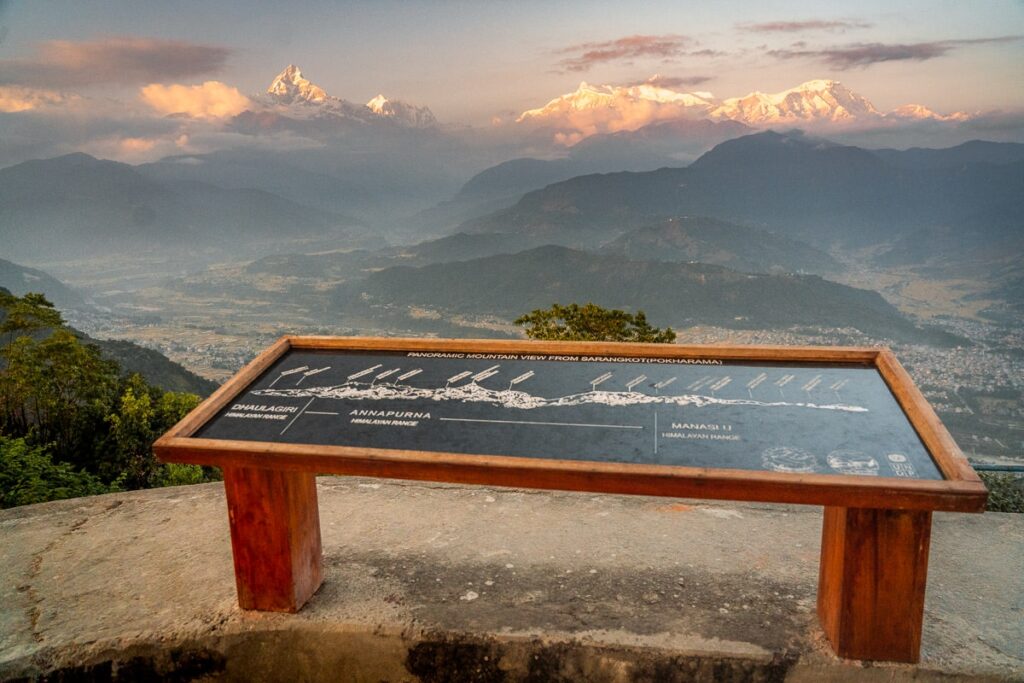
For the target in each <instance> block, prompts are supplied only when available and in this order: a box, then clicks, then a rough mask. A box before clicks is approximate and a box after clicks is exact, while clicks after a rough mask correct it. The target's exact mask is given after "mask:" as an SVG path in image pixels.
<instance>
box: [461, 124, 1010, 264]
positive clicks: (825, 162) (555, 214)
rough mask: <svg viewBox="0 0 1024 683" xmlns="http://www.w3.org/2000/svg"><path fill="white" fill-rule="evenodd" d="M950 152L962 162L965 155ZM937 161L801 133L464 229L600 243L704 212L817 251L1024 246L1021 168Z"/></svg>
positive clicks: (764, 139)
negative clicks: (915, 240)
mask: <svg viewBox="0 0 1024 683" xmlns="http://www.w3.org/2000/svg"><path fill="white" fill-rule="evenodd" d="M997 149H1000V153H999V154H1000V155H1001V156H1010V157H1011V158H1013V150H1016V146H1014V147H1012V148H1010V150H1009V151H1008V152H1007V153H1003V152H1002V150H1003V148H1002V147H999V148H997ZM904 154H906V155H907V158H908V159H912V158H916V156H917V155H916V153H911V152H908V153H904ZM945 154H947V155H949V156H950V157H953V158H959V157H961V156H963V150H962V149H959V148H952V149H951V150H947V151H945ZM886 156H888V157H889V158H888V159H886V158H885V157H886ZM896 156H899V154H897V155H896ZM936 156H941V154H937V155H936ZM931 163H932V166H931V167H929V168H918V167H915V164H914V163H913V162H905V163H900V164H897V163H894V162H893V155H892V154H891V153H888V152H887V153H885V154H883V155H878V154H875V153H873V152H871V151H869V150H865V149H861V148H857V147H851V146H844V145H838V144H834V143H831V142H828V141H826V140H822V139H818V138H814V137H810V136H806V135H804V134H801V133H799V132H793V133H788V134H779V133H775V132H765V133H758V134H755V135H748V136H745V137H741V138H737V139H734V140H729V141H727V142H724V143H722V144H720V145H718V146H716V147H715V148H714V149H713V150H711V151H710V152H708V153H706V154H704V155H703V156H701V157H700V158H699V159H697V161H695V162H694V163H693V164H691V165H689V166H687V167H685V168H665V169H659V170H656V171H650V172H645V173H612V174H604V175H588V176H580V177H576V178H572V179H570V180H567V181H564V182H561V183H556V184H553V185H549V186H547V187H545V188H544V189H542V190H537V191H534V192H530V193H528V194H526V195H525V196H524V197H523V198H522V199H520V200H519V201H518V202H517V203H516V204H514V205H513V206H511V207H509V208H507V209H503V210H500V211H497V212H495V213H492V214H490V215H488V216H484V217H481V218H477V219H473V220H471V221H467V222H466V223H464V224H463V225H461V226H460V227H459V230H460V231H464V232H503V233H506V232H510V231H511V232H519V233H523V234H530V235H542V236H545V237H544V239H550V240H551V241H553V242H557V243H562V244H570V245H589V246H594V245H598V244H600V243H602V242H604V241H607V240H609V239H614V238H615V237H616V236H618V235H619V234H621V233H622V232H624V231H625V230H628V229H630V228H634V227H639V226H641V225H644V224H649V223H651V222H653V221H654V220H657V219H658V218H660V217H665V216H680V215H702V216H710V217H715V218H719V219H724V220H729V221H733V222H738V223H743V224H746V225H750V226H755V227H762V228H765V229H769V230H772V231H774V232H777V233H779V234H783V235H786V236H788V237H792V238H797V239H800V240H804V241H807V242H809V243H811V244H814V245H817V246H821V247H828V246H830V245H834V244H845V245H865V244H878V243H886V242H889V241H892V240H898V239H900V238H901V237H903V236H906V235H909V234H912V233H917V232H919V231H921V230H926V231H927V230H941V229H946V228H953V229H956V230H960V231H962V232H963V234H964V235H969V236H970V241H971V242H972V243H974V244H976V245H982V244H991V243H993V242H994V241H995V242H999V243H1000V244H1002V245H1004V246H1014V247H1015V248H1016V247H1019V246H1020V240H1021V237H1022V235H1021V231H1020V229H1019V221H1018V219H1017V216H1019V215H1020V214H1019V213H1018V212H1016V207H1017V206H1018V204H1019V202H1020V199H1019V198H1020V197H1021V196H1022V195H1024V163H1022V162H1020V161H1015V162H1011V163H966V164H965V163H960V162H953V161H952V160H950V162H949V163H948V164H943V163H939V162H937V161H934V160H933V161H932V162H931ZM922 250H923V251H924V252H927V251H928V248H927V245H922ZM927 255H928V254H927V253H924V254H921V256H927Z"/></svg>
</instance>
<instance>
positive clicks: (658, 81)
mask: <svg viewBox="0 0 1024 683" xmlns="http://www.w3.org/2000/svg"><path fill="white" fill-rule="evenodd" d="M710 80H711V76H662V75H661V74H654V75H653V76H651V77H650V78H645V79H644V80H642V81H635V82H633V83H628V84H627V87H628V86H631V85H643V84H644V83H646V84H648V85H653V86H655V87H657V88H668V89H677V88H692V87H693V86H695V85H700V84H701V83H707V82H708V81H710Z"/></svg>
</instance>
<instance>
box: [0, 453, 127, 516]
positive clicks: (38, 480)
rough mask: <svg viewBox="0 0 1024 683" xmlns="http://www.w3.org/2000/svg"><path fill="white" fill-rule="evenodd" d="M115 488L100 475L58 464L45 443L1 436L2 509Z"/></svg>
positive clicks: (0, 481)
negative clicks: (104, 482) (100, 477)
mask: <svg viewBox="0 0 1024 683" xmlns="http://www.w3.org/2000/svg"><path fill="white" fill-rule="evenodd" d="M111 490H113V489H112V488H111V487H110V486H105V485H104V484H103V482H101V481H100V480H99V478H98V477H96V476H94V475H91V474H89V473H88V472H82V471H78V470H75V469H74V468H73V467H72V466H71V465H69V464H67V463H63V462H58V463H55V462H54V461H53V459H52V458H51V457H50V454H49V453H47V451H46V448H44V447H43V446H31V445H29V444H28V443H26V441H25V439H11V438H7V437H4V436H0V508H9V507H13V506H15V505H29V504H31V503H43V502H46V501H48V500H61V499H63V498H77V497H78V496H91V495H96V494H99V493H107V492H109V491H111Z"/></svg>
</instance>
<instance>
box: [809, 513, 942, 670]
mask: <svg viewBox="0 0 1024 683" xmlns="http://www.w3.org/2000/svg"><path fill="white" fill-rule="evenodd" d="M931 525H932V513H931V511H930V510H924V511H921V510H874V509H865V508H841V507H826V508H825V522H824V526H823V529H822V535H821V573H820V575H819V581H818V618H819V619H820V620H821V626H822V629H824V631H825V635H827V636H828V639H829V640H830V641H831V642H832V647H833V648H834V649H835V651H836V654H838V655H839V656H840V657H847V658H850V659H872V660H883V661H892V662H917V661H918V658H919V656H920V649H921V625H922V622H923V620H924V590H925V583H926V581H927V574H928V543H929V540H930V538H931Z"/></svg>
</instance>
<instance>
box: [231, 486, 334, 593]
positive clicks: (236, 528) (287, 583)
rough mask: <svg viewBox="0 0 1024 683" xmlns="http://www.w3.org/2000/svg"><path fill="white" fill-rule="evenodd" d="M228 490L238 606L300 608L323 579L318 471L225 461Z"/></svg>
mask: <svg viewBox="0 0 1024 683" xmlns="http://www.w3.org/2000/svg"><path fill="white" fill-rule="evenodd" d="M224 490H225V492H226V493H227V500H228V519H229V521H230V523H231V550H232V553H233V555H234V559H235V583H236V584H237V586H238V604H239V606H240V607H241V608H242V609H255V610H266V611H273V612H297V611H298V610H299V609H300V608H301V607H302V606H303V605H304V604H305V603H306V601H307V600H309V598H310V596H312V595H313V593H315V592H316V589H317V588H319V587H320V583H321V582H322V581H323V561H322V558H321V551H320V513H319V511H318V510H317V500H316V477H315V476H314V475H313V474H311V473H309V472H290V471H283V470H265V469H256V468H251V467H225V468H224Z"/></svg>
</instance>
